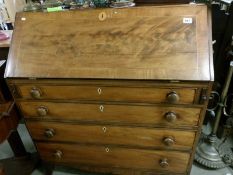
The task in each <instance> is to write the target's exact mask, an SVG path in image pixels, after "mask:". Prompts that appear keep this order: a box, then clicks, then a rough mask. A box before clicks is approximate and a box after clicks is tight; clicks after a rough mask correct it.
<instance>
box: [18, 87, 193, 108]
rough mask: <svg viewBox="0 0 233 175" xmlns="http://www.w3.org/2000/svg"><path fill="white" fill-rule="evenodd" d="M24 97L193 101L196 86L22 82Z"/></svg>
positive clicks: (154, 101) (20, 89)
mask: <svg viewBox="0 0 233 175" xmlns="http://www.w3.org/2000/svg"><path fill="white" fill-rule="evenodd" d="M17 89H18V91H19V94H20V96H22V98H25V99H60V100H67V99H68V100H101V101H126V102H153V103H177V104H192V103H193V102H194V97H195V92H196V89H195V88H177V87H176V88H152V87H147V88H146V87H102V86H99V87H96V86H77V85H76V86H51V85H50V86H47V85H40V86H39V85H38V86H33V85H19V86H18V87H17Z"/></svg>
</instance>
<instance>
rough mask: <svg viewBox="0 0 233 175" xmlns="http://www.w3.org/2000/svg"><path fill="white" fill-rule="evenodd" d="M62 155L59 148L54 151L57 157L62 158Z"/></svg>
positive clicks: (54, 155)
mask: <svg viewBox="0 0 233 175" xmlns="http://www.w3.org/2000/svg"><path fill="white" fill-rule="evenodd" d="M62 156H63V153H62V151H60V150H57V151H55V153H53V157H54V158H56V159H61V158H62Z"/></svg>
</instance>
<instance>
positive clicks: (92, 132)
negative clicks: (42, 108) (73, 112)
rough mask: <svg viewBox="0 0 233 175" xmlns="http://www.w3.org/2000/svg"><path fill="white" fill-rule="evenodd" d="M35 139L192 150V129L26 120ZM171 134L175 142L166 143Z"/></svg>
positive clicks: (193, 135)
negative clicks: (180, 129)
mask: <svg viewBox="0 0 233 175" xmlns="http://www.w3.org/2000/svg"><path fill="white" fill-rule="evenodd" d="M27 127H28V129H29V131H30V133H31V136H32V138H33V139H35V140H42V141H43V140H46V141H63V142H78V143H91V144H95V143H96V144H112V145H113V144H114V145H125V146H140V147H154V148H158V147H160V148H168V149H169V148H172V149H184V150H191V149H192V145H193V142H194V137H195V132H192V131H179V130H167V129H154V128H150V129H146V128H139V127H117V126H111V125H110V126H109V125H77V124H76V125H74V124H66V123H55V122H29V121H28V122H27ZM167 138H171V139H173V140H174V144H172V145H167V142H166V140H165V139H167Z"/></svg>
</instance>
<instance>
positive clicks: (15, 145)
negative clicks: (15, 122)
mask: <svg viewBox="0 0 233 175" xmlns="http://www.w3.org/2000/svg"><path fill="white" fill-rule="evenodd" d="M8 143H9V144H10V146H11V149H12V151H13V152H14V154H15V157H22V156H26V155H27V152H26V150H25V148H24V145H23V142H22V140H21V138H20V136H19V133H18V131H17V130H15V131H13V132H12V133H11V134H10V136H9V138H8Z"/></svg>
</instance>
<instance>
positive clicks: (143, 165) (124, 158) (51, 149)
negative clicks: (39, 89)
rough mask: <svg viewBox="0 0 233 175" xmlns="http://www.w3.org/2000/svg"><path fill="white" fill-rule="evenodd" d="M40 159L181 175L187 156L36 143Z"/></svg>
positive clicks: (185, 165) (147, 151) (174, 153)
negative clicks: (179, 174) (178, 174)
mask: <svg viewBox="0 0 233 175" xmlns="http://www.w3.org/2000/svg"><path fill="white" fill-rule="evenodd" d="M36 145H37V148H38V150H39V153H40V156H41V158H42V159H43V160H46V161H51V162H55V163H63V164H69V165H71V164H73V165H75V167H77V168H78V165H80V166H82V165H88V166H100V167H109V168H110V167H112V168H132V169H148V170H154V171H166V172H168V171H169V172H173V173H185V172H186V168H187V166H188V163H189V159H190V154H189V153H185V152H178V151H156V150H142V149H127V148H119V147H109V146H106V147H104V146H85V145H76V144H74V145H72V144H55V143H38V142H37V144H36Z"/></svg>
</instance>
